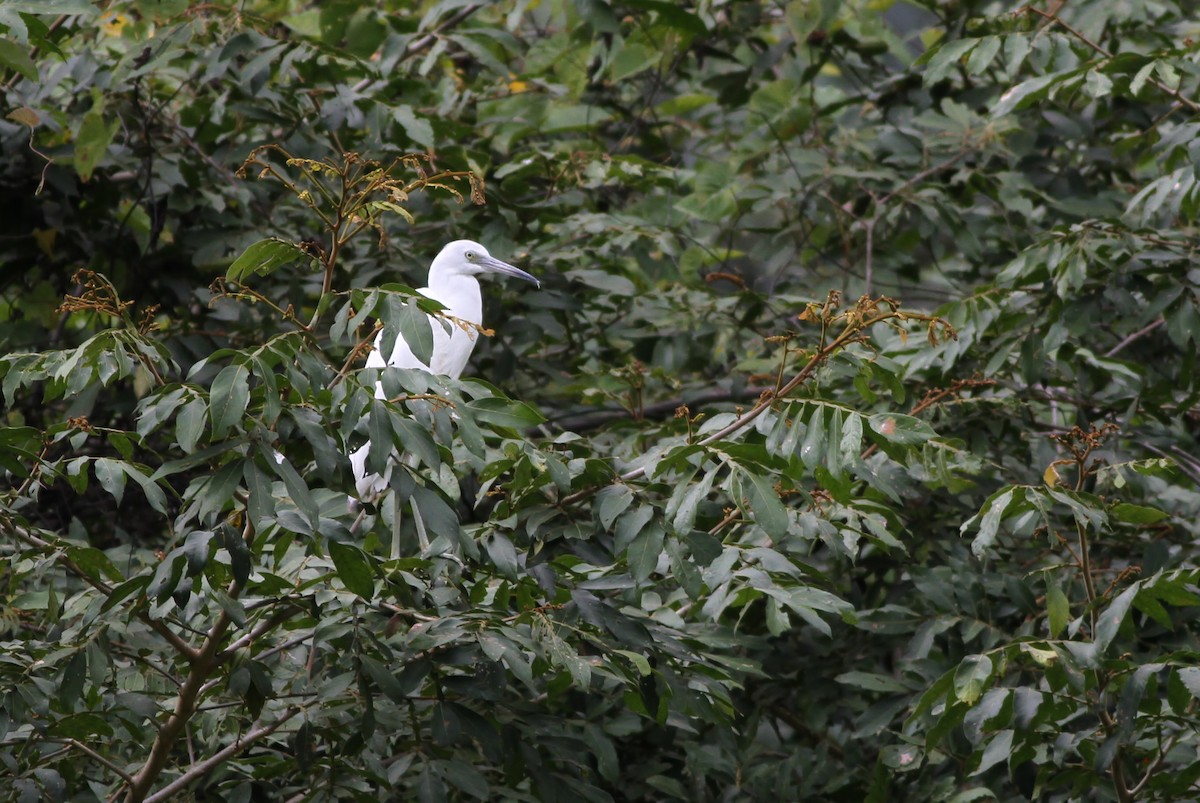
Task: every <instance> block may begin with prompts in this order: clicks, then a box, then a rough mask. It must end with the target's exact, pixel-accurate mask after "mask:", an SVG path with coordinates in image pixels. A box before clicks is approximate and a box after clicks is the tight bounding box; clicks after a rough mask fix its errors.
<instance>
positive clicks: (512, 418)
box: [467, 396, 546, 429]
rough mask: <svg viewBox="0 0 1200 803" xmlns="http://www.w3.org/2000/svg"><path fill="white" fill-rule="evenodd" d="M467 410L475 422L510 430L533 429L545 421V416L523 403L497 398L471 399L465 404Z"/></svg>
mask: <svg viewBox="0 0 1200 803" xmlns="http://www.w3.org/2000/svg"><path fill="white" fill-rule="evenodd" d="M467 409H468V410H469V411H470V413H471V416H472V417H473V418H475V419H476V420H477V421H483V422H484V423H487V424H491V425H493V426H497V427H509V428H510V429H524V428H526V427H534V426H537V425H538V424H540V423H542V422H543V421H545V420H546V418H545V416H543V415H542V414H541V413H539V412H538V411H537V410H535V409H534V408H533V407H531V406H530V405H528V404H526V403H525V402H521V401H514V400H512V399H502V398H500V397H498V396H491V397H485V398H482V399H473V400H472V401H470V402H468V403H467Z"/></svg>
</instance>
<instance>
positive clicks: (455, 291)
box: [350, 240, 540, 499]
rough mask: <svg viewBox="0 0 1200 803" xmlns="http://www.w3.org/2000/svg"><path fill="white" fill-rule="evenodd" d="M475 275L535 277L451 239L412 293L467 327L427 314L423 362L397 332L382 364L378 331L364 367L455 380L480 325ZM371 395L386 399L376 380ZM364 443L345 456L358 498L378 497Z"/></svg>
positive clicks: (382, 484)
mask: <svg viewBox="0 0 1200 803" xmlns="http://www.w3.org/2000/svg"><path fill="white" fill-rule="evenodd" d="M481 273H499V274H503V275H506V276H515V277H516V278H519V279H525V280H526V281H530V282H533V283H534V284H539V283H538V280H537V279H535V278H534V277H533V276H530V275H529V274H528V273H526V272H525V271H523V270H521V269H520V268H516V267H514V266H512V265H509V264H508V263H507V262H501V261H500V260H498V259H495V258H493V257H492V256H491V255H490V254H488V252H487V249H486V248H484V247H483V246H482V245H480V244H479V243H475V242H471V241H470V240H455V241H454V242H452V243H449V244H448V245H446V246H445V247H444V248H443V249H442V250H441V252H440V253H438V255H437V258H435V259H434V260H433V264H431V265H430V266H429V280H428V281H429V286H428V287H422V288H421V289H419V290H418V291H417V292H418V293H420V294H421V295H423V296H425V297H426V298H431V299H433V300H434V301H437V302H438V303H439V304H441V305H442V306H444V307H445V308H446V309H445V310H444V314H445V315H448V316H451V317H453V318H457V319H459V320H461V321H465V322H467V323H469V324H473V326H462V325H460V324H459V323H457V322H454V321H451V322H450V326H449V331H447V327H446V326H444V325H443V323H444V321H445V319H444V318H437V317H434V316H432V315H431V316H429V325H430V328H431V329H432V330H433V352H432V354H431V356H430V359H429V364H425V363H424V362H422V361H421V360H419V359H417V356H416V355H415V354H413V351H412V349H411V348H409V346H408V343H407V342H406V341H405V340H404V337H403V335H400V336H398V337H397V338H396V345H395V347H394V348H393V349H392V353H391V356H390V357H389V358H388V360H387V361H386V362H385V361H384V359H383V352H382V348H381V347H382V344H383V332H380V333H379V335H378V336H377V337H376V338H375V347H374V348H373V349H371V354H370V356H368V357H367V366H366V367H368V368H386V367H389V366H391V367H394V368H421V369H424V370H426V371H429V372H430V373H432V374H441V375H443V376H449V377H453V378H456V379H457V378H458V377H460V376H462V372H463V371H464V370H466V367H467V361H468V360H470V358H471V352H472V351H474V350H475V341H476V340H477V339H478V337H479V332H478V331H477V330H476V329H475V327H476V326H482V325H483V296H482V294H481V293H480V290H479V280H478V279H476V278H475V277H476V276H478V275H479V274H481ZM539 286H540V285H539ZM375 396H376V398H380V399H383V398H386V396H385V394H384V392H383V385H382V384H381V383H379V382H376V383H375ZM370 447H371V444H370V442H369V441H368V442H367V443H366V444H365V445H364V446H363V447H362V448H360V449H359V450H358V451H356V452H354V454H352V455H350V463H351V465H352V467H353V469H354V478H355V485H356V487H357V489H358V495H359V498H360V499H367V498H369V497H374V496H378V495H379V494H380V493H382V492H383V491H384V489H386V488H387V479H386V478H385V477H382V476H380V475H378V474H368V473H367V468H366V463H367V453H368V452H369V451H370Z"/></svg>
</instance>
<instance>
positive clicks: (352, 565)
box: [329, 541, 375, 601]
mask: <svg viewBox="0 0 1200 803" xmlns="http://www.w3.org/2000/svg"><path fill="white" fill-rule="evenodd" d="M329 557H330V558H332V559H333V565H334V568H335V569H337V576H338V578H339V579H340V580H341V581H342V584H343V585H345V586H346V589H347V590H348V591H350V592H351V593H354V594H357V595H358V596H360V597H362V598H363V599H365V600H368V601H369V600H371V599H372V598H373V597H374V596H375V575H374V572H373V571H372V569H371V564H370V561H369V560H368V558H367V556H366V555H365V554H364V553H363V551H362V550H361V549H359V548H358V547H356V546H353V545H350V544H343V543H339V542H337V541H330V542H329Z"/></svg>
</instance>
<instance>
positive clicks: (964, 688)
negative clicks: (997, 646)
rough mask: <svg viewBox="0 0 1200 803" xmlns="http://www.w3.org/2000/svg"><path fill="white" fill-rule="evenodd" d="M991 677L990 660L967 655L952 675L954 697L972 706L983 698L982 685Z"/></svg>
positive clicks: (979, 656)
mask: <svg viewBox="0 0 1200 803" xmlns="http://www.w3.org/2000/svg"><path fill="white" fill-rule="evenodd" d="M991 676H992V659H991V658H988V657H987V656H986V655H968V656H967V657H966V658H964V659H963V660H962V661H961V662H960V663H959V665H958V669H957V671H955V673H954V696H955V697H957V698H958V699H959V700H960V701H962V702H964V703H966V704H967V705H974V704H975V703H976V702H978V700H979V698H980V697H981V696H983V688H984V685H985V684H986V683H987V682H988V680H989V679H990V678H991Z"/></svg>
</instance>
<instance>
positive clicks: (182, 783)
mask: <svg viewBox="0 0 1200 803" xmlns="http://www.w3.org/2000/svg"><path fill="white" fill-rule="evenodd" d="M303 710H304V709H303V708H300V707H299V706H294V707H292V708H289V709H288V710H287V711H285V712H284V713H283V715H282V716H280V717H279V719H277V720H275V721H274V722H272V723H270V724H268V725H261V726H259V727H258V728H255V729H254V730H251V731H250V732H249V733H247V734H246V735H245V736H243V737H242V738H240V739H238V740H237V741H236V742H234V743H233V744H231V745H229V746H228V747H226V748H225V749H224V750H220V751H218V752H216V753H214V754H213V755H211V756H209V757H208V758H206V759H204V760H203V761H201V762H200V763H199V764H195V765H193V766H192V768H191V769H189V770H188V771H187V772H185V773H184V774H183V775H180V776H179V777H178V778H176V779H175V780H173V781H171V783H169V784H167V785H166V786H164V787H163V788H162V789H160V790H158V791H157V792H155V793H154V794H153V795H150V796H149V797H148V798H146V803H164V801H168V800H173V799H175V795H177V794H178V793H179V792H181V791H183V789H184V787H186V786H187V785H188V784H190V783H192V782H193V781H195V780H197V779H198V778H201V777H203V776H204V775H207V774H208V773H209V772H211V771H212V770H213V769H215V768H216V767H217V766H219V765H220V764H222V763H224V762H225V761H228V760H229V759H230V758H232V757H233V756H236V755H237V754H238V753H241V752H242V751H243V750H245V749H247V748H248V747H250V746H251V745H252V744H254V743H255V742H257V741H259V740H260V739H263V738H265V737H267V736H270V735H271V734H272V733H274V732H275V731H277V730H279V728H280V727H281V726H282V725H283V724H284V723H286V722H287V721H288V720H290V719H291V718H292V717H294V716H296V715H297V714H299V713H300V712H301V711H303Z"/></svg>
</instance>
